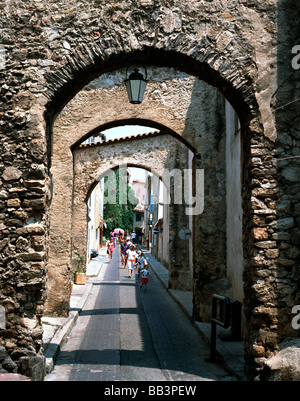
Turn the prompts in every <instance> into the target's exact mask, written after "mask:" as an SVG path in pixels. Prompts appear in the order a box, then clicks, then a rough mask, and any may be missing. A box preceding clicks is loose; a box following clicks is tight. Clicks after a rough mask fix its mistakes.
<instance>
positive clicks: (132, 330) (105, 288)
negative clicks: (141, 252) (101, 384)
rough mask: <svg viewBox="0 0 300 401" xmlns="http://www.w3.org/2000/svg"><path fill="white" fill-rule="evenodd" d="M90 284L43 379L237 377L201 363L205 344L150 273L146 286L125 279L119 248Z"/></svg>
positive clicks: (204, 352)
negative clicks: (91, 287) (85, 298)
mask: <svg viewBox="0 0 300 401" xmlns="http://www.w3.org/2000/svg"><path fill="white" fill-rule="evenodd" d="M135 273H136V272H135ZM150 273H151V271H150ZM92 282H93V289H92V292H91V294H90V296H89V298H88V301H87V302H86V304H85V306H84V308H83V310H82V313H81V314H80V316H79V318H78V320H77V323H76V326H75V327H74V328H73V330H72V332H71V334H70V336H69V339H68V341H67V342H66V343H65V345H64V346H63V348H62V350H61V352H60V354H59V356H58V358H57V360H56V364H55V367H54V369H53V371H52V372H51V373H50V374H49V375H48V376H47V377H46V379H45V380H46V381H174V380H178V381H203V380H217V381H220V380H222V381H231V380H236V378H234V377H232V376H231V375H230V374H228V372H226V371H225V370H224V369H223V368H222V367H220V366H218V365H215V364H212V363H209V362H206V361H205V358H207V357H209V347H208V346H207V344H205V343H204V342H203V341H202V338H201V336H200V334H199V333H198V332H197V330H196V329H195V328H194V326H193V325H192V323H191V322H190V320H189V319H188V318H187V317H186V315H185V314H184V313H183V312H182V310H181V309H180V307H179V306H178V305H177V304H176V302H175V301H174V300H173V299H172V298H171V297H170V295H169V294H168V292H167V291H166V290H165V289H164V288H163V286H162V285H161V283H160V282H159V280H158V279H157V278H156V276H155V275H154V274H153V273H152V278H150V279H149V284H148V288H147V289H144V288H143V289H140V282H139V279H138V277H137V275H136V276H135V275H134V274H133V276H132V278H129V277H128V271H127V270H126V269H122V268H121V262H120V255H119V248H117V249H116V251H115V252H114V254H113V259H112V261H111V262H109V263H108V264H107V263H104V265H103V267H102V269H101V271H100V273H99V275H98V277H96V278H93V279H92Z"/></svg>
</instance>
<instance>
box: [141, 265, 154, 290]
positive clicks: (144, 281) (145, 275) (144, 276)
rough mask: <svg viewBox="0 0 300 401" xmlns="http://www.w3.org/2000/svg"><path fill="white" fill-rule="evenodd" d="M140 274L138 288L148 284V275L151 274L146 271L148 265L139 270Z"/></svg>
mask: <svg viewBox="0 0 300 401" xmlns="http://www.w3.org/2000/svg"><path fill="white" fill-rule="evenodd" d="M140 273H141V275H142V285H141V287H140V288H142V287H143V286H145V288H146V287H147V284H148V277H151V278H152V276H151V274H150V273H149V271H148V265H145V267H144V268H143V270H141V272H140Z"/></svg>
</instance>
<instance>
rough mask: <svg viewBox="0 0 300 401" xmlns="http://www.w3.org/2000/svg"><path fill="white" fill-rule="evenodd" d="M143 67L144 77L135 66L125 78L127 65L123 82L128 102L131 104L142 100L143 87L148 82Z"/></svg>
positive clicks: (144, 87)
mask: <svg viewBox="0 0 300 401" xmlns="http://www.w3.org/2000/svg"><path fill="white" fill-rule="evenodd" d="M143 68H144V69H145V78H144V76H143V74H141V73H140V72H139V70H138V68H135V69H134V72H132V73H131V74H130V75H129V77H128V78H127V74H128V69H129V67H128V68H127V70H126V79H125V84H126V89H127V93H128V98H129V102H130V103H132V104H140V103H142V101H143V97H144V93H145V89H146V86H147V82H148V81H147V70H146V67H144V66H143Z"/></svg>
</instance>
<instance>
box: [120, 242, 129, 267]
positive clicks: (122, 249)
mask: <svg viewBox="0 0 300 401" xmlns="http://www.w3.org/2000/svg"><path fill="white" fill-rule="evenodd" d="M128 248H129V245H128V244H127V242H126V241H125V240H122V241H121V247H120V254H121V259H122V269H125V267H126V255H127V253H126V252H127V250H128Z"/></svg>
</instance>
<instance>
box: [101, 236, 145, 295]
mask: <svg viewBox="0 0 300 401" xmlns="http://www.w3.org/2000/svg"><path fill="white" fill-rule="evenodd" d="M134 238H135V237H134ZM119 241H120V245H121V246H120V255H121V260H122V269H126V268H127V269H128V275H129V277H130V278H131V277H132V273H133V271H134V269H137V272H138V277H141V288H142V287H146V286H147V284H148V278H149V277H152V276H151V274H150V272H149V270H148V262H147V259H146V258H145V256H144V254H143V251H139V252H137V250H136V245H135V244H134V242H135V241H134V239H133V241H134V242H133V241H132V240H131V237H130V236H129V235H128V236H126V237H125V238H124V236H122V237H119ZM115 247H116V243H115V242H114V237H111V239H110V241H108V243H107V253H108V258H109V260H111V258H112V254H113V251H114V249H115Z"/></svg>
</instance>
